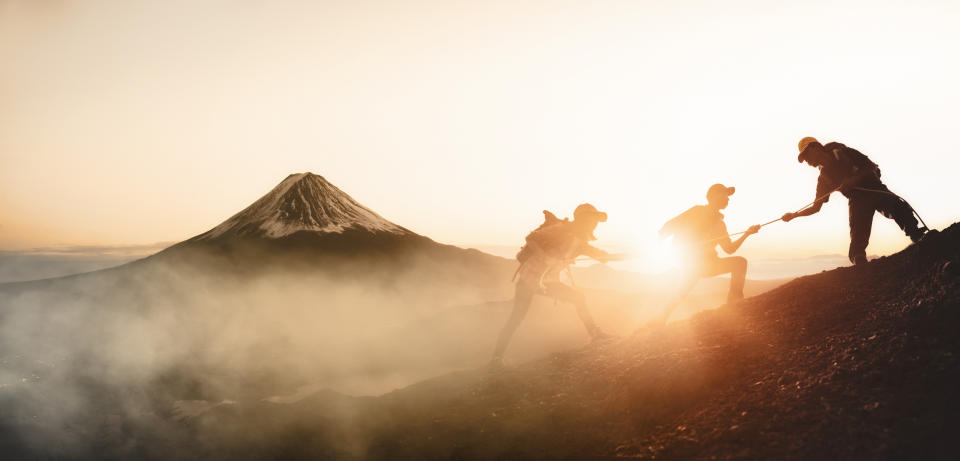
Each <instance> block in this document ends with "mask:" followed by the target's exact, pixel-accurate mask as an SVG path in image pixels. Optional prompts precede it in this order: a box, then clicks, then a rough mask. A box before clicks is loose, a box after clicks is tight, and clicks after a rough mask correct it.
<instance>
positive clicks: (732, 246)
mask: <svg viewBox="0 0 960 461" xmlns="http://www.w3.org/2000/svg"><path fill="white" fill-rule="evenodd" d="M757 232H760V226H759V225H754V226H750V228H749V229H747V231H746V232H744V233H743V235H741V236H740V238H738V239H736V240H734V241H731V240H730V237H727V238H725V239H723V240H721V241H720V248H723V251H724V252H725V253H727V254H728V255H732V254H734V253H736V252H737V250H739V249H740V246H741V245H743V242H744V241H746V240H747V237H749V236H751V235H753V234H756V233H757Z"/></svg>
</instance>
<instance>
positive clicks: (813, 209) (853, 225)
mask: <svg viewBox="0 0 960 461" xmlns="http://www.w3.org/2000/svg"><path fill="white" fill-rule="evenodd" d="M797 147H798V148H799V149H800V154H799V155H798V156H797V161H798V162H800V163H804V162H806V163H807V164H808V165H810V166H811V167H814V168H819V169H820V177H819V178H818V179H817V194H816V197H817V198H816V201H814V203H813V205H812V206H810V207H809V208H806V209H804V210H802V211H799V212H796V213H786V214H784V215H783V217H782V218H781V219H783V221H784V222H788V221H790V220H791V219H794V218H799V217H801V216H810V215H812V214H814V213H817V212H819V211H820V208H821V207H822V206H823V204H824V203H827V201H828V200H830V194H831V193H833V192H834V191H840V193H841V194H843V195H844V196H845V197H847V200H848V205H849V221H850V248H849V251H848V253H847V256H848V257H849V258H850V262H852V263H853V264H855V265H859V264H863V263H866V262H867V245H868V244H869V243H870V231H871V229H872V227H873V213H874V212H875V211H879V212H880V214H882V215H883V216H885V217H887V218H890V219H892V220H894V221H895V222H896V223H897V225H898V226H900V229H901V230H903V232H904V233H905V234H907V237H910V240H912V241H913V242H917V241H919V240H920V239H921V238H922V237H923V236H924V234H926V233H927V231H928V229H927V227H926V225H924V226H922V227H920V226H918V223H917V217H919V215H918V216H917V217H914V214H915V213H916V212H915V211H914V210H913V207H911V206H910V204H909V203H907V201H906V200H904V199H902V198H900V196H899V195H897V194H894V193H893V192H890V189H887V186H886V185H884V184H883V182H882V181H881V180H880V168H879V167H878V166H877V164H875V163H873V162H872V161H870V159H869V158H868V157H867V156H866V155H863V154H861V153H860V152H858V151H857V150H856V149H852V148H850V147H847V146H845V145H843V144H840V143H838V142H830V143H827V144H820V142H819V141H817V140H816V138H811V137H806V138H803V139H801V140H800V143H799V144H798V146H797ZM921 222H922V220H921Z"/></svg>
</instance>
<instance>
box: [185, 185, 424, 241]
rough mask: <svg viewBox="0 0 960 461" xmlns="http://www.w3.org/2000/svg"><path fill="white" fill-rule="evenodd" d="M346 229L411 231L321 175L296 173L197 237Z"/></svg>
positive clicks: (285, 234)
mask: <svg viewBox="0 0 960 461" xmlns="http://www.w3.org/2000/svg"><path fill="white" fill-rule="evenodd" d="M347 229H363V230H367V231H371V232H389V233H394V234H407V233H410V231H408V230H407V229H404V228H403V227H400V226H398V225H396V224H394V223H392V222H390V221H387V220H386V219H384V218H382V217H381V216H380V215H378V214H376V213H374V212H373V211H372V210H370V209H369V208H367V207H365V206H363V205H361V204H360V203H359V202H357V201H356V200H354V199H353V197H350V196H349V195H347V193H346V192H343V191H342V190H340V189H338V188H337V187H336V186H334V185H333V184H330V182H328V181H327V180H326V179H324V178H323V176H320V175H316V174H313V173H296V174H292V175H290V176H287V178H286V179H284V180H283V181H282V182H281V183H280V184H278V185H277V187H274V188H273V190H271V191H270V192H269V193H267V195H264V196H263V197H261V198H260V199H259V200H257V201H256V202H253V204H252V205H250V206H249V207H247V208H246V209H244V210H243V211H241V212H239V213H237V214H235V215H233V216H232V217H231V218H230V219H228V220H226V221H224V222H223V223H222V224H220V225H219V226H217V227H215V228H213V229H211V230H210V231H208V232H206V233H205V234H202V235H200V236H198V237H197V239H198V240H207V239H212V238H216V237H220V236H222V235H228V234H229V235H237V236H260V237H269V238H278V237H284V236H287V235H290V234H293V233H295V232H300V231H313V232H319V233H341V232H343V231H344V230H347Z"/></svg>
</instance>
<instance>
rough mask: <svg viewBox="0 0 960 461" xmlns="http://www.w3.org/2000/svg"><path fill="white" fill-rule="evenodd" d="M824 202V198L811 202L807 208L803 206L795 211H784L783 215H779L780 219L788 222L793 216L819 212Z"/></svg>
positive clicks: (797, 216)
mask: <svg viewBox="0 0 960 461" xmlns="http://www.w3.org/2000/svg"><path fill="white" fill-rule="evenodd" d="M824 202H826V200H817V201H816V202H813V205H811V206H810V207H809V208H804V209H803V210H800V211H798V212H796V213H784V214H783V216H781V217H780V219H782V220H783V222H790V220H791V219H793V218H799V217H801V216H810V215H812V214H816V213H818V212H820V208H822V207H823V204H824Z"/></svg>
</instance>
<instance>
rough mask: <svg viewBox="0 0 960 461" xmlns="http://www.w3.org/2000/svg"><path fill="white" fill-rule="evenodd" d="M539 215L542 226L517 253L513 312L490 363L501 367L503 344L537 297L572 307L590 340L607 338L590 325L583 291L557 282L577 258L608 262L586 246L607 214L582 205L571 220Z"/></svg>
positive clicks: (598, 251)
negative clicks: (569, 304)
mask: <svg viewBox="0 0 960 461" xmlns="http://www.w3.org/2000/svg"><path fill="white" fill-rule="evenodd" d="M543 215H544V222H543V224H541V225H540V227H538V228H537V229H535V230H534V231H533V232H530V234H529V235H527V238H526V243H525V244H524V245H523V247H521V248H520V252H519V253H517V260H518V261H520V267H519V268H518V269H517V273H516V275H515V278H516V291H515V295H514V301H513V312H512V313H511V314H510V318H509V319H508V320H507V323H506V324H505V325H504V326H503V329H502V330H500V335H499V337H498V339H497V346H496V349H495V350H494V352H493V363H494V364H499V365H502V363H503V354H504V352H506V350H507V345H508V344H509V343H510V339H511V338H512V337H513V334H514V332H515V331H516V330H517V327H518V326H520V322H522V321H523V318H524V317H525V316H526V315H527V311H529V310H530V303H531V302H532V301H533V297H534V295H537V294H541V295H545V296H548V297H551V298H553V299H556V300H558V301H564V302H567V303H571V304H573V305H574V306H576V308H577V314H578V315H579V316H580V320H581V321H583V325H584V326H585V327H586V329H587V333H588V334H589V335H590V337H591V338H593V339H594V340H596V339H603V338H607V337H610V336H611V335H609V334H607V333H605V332H604V331H602V330H601V329H600V328H598V327H597V325H596V323H594V321H593V317H592V316H591V315H590V311H589V310H588V309H587V301H586V297H585V296H584V295H583V292H581V291H580V290H578V289H577V288H575V287H574V286H571V285H567V284H565V283H563V282H561V281H560V272H562V271H563V270H564V269H567V268H569V266H570V264H571V263H573V261H574V259H576V257H577V256H581V255H585V256H589V257H591V258H593V259H596V260H597V261H600V262H607V261H609V260H611V259H612V255H610V254H609V253H607V252H606V251H603V250H601V249H599V248H596V247H594V246H592V245H590V243H589V242H591V241H593V240H596V237H594V235H593V231H594V230H595V229H596V228H597V224H599V223H601V222H605V221H606V220H607V214H606V213H604V212H601V211H597V208H596V207H594V206H593V205H591V204H589V203H584V204H581V205H580V206H578V207H577V208H576V209H575V210H574V211H573V221H570V220H569V219H562V220H561V219H559V218H557V217H556V216H555V215H554V214H553V213H551V212H549V211H546V210H544V212H543ZM572 282H573V280H572V279H571V283H572Z"/></svg>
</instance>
